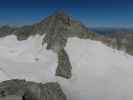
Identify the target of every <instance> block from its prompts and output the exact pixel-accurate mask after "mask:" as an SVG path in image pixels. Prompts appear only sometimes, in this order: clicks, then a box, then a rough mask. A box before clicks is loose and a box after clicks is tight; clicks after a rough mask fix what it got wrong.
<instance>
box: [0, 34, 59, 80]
mask: <svg viewBox="0 0 133 100" xmlns="http://www.w3.org/2000/svg"><path fill="white" fill-rule="evenodd" d="M42 39H43V36H39V35H36V36H33V37H30V38H29V39H28V40H24V41H18V40H17V39H16V37H15V36H14V35H12V36H8V37H6V38H1V39H0V68H1V69H2V70H3V71H4V73H5V74H7V75H8V77H9V78H22V79H27V80H31V81H51V80H53V78H54V76H55V70H56V66H57V58H56V54H55V53H53V52H52V51H50V50H46V49H45V47H46V44H45V45H44V46H43V47H42V45H41V42H42ZM42 79H44V80H42Z"/></svg>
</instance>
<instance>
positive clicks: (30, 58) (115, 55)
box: [0, 35, 133, 100]
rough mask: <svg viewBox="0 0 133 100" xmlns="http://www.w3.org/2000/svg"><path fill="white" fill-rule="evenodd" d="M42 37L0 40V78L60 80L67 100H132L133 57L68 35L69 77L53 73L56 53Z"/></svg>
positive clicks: (55, 64) (96, 42) (42, 80)
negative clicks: (61, 76)
mask: <svg viewBox="0 0 133 100" xmlns="http://www.w3.org/2000/svg"><path fill="white" fill-rule="evenodd" d="M42 39H43V37H42V36H39V35H37V36H35V37H30V38H29V39H28V40H25V41H21V42H20V41H17V39H16V37H15V36H8V37H6V38H1V39H0V81H3V80H7V79H13V78H19V79H26V80H31V81H36V82H43V83H45V82H55V81H57V82H59V83H60V84H61V86H62V89H63V91H64V92H65V94H66V95H67V98H68V100H132V99H133V95H132V93H133V56H130V55H128V54H126V53H124V52H122V51H118V50H114V49H112V48H110V47H107V46H106V45H104V44H102V43H100V42H98V41H94V40H83V39H78V38H70V39H69V40H68V43H67V46H66V47H65V50H66V51H67V53H68V56H69V59H70V61H71V64H72V75H73V76H72V78H71V79H69V80H67V79H63V78H60V77H56V76H55V70H56V67H57V62H58V61H57V55H56V54H55V53H54V52H52V51H50V50H46V49H45V47H46V44H45V45H44V46H43V47H42V45H41V42H42Z"/></svg>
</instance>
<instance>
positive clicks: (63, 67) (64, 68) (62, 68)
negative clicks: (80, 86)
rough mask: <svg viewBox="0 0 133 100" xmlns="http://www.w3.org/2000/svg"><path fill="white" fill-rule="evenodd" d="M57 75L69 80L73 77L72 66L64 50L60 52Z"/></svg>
mask: <svg viewBox="0 0 133 100" xmlns="http://www.w3.org/2000/svg"><path fill="white" fill-rule="evenodd" d="M56 75H57V76H61V77H64V78H67V79H69V78H71V77H72V66H71V63H70V61H69V57H68V55H67V53H66V51H65V50H64V49H62V50H60V52H58V67H57V69H56Z"/></svg>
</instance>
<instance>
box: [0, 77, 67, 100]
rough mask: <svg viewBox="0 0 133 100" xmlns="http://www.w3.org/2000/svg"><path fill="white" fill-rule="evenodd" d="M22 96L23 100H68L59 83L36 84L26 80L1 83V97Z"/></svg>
mask: <svg viewBox="0 0 133 100" xmlns="http://www.w3.org/2000/svg"><path fill="white" fill-rule="evenodd" d="M10 95H15V96H16V97H17V96H19V97H20V96H21V97H22V100H67V98H66V96H65V94H64V93H63V91H62V89H61V87H60V85H59V84H58V83H52V82H51V83H46V84H42V83H35V82H28V81H25V80H17V79H15V80H7V81H4V82H2V83H0V96H1V97H3V98H4V97H6V96H10Z"/></svg>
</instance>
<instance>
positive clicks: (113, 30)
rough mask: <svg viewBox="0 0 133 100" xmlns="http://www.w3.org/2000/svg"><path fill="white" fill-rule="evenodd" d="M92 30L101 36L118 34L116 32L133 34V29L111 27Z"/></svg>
mask: <svg viewBox="0 0 133 100" xmlns="http://www.w3.org/2000/svg"><path fill="white" fill-rule="evenodd" d="M90 30H92V31H94V32H96V33H98V34H101V35H106V34H110V33H116V32H133V28H116V27H114V28H111V27H95V28H90Z"/></svg>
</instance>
